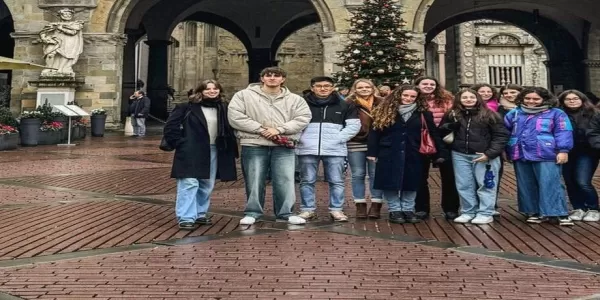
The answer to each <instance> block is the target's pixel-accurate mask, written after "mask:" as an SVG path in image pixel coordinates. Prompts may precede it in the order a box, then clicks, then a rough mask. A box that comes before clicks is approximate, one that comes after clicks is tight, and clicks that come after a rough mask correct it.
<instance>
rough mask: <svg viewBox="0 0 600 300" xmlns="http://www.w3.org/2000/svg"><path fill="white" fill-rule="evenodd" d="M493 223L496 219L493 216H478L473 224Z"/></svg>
mask: <svg viewBox="0 0 600 300" xmlns="http://www.w3.org/2000/svg"><path fill="white" fill-rule="evenodd" d="M492 222H494V217H492V216H477V217H475V219H473V220H472V221H471V224H489V223H492Z"/></svg>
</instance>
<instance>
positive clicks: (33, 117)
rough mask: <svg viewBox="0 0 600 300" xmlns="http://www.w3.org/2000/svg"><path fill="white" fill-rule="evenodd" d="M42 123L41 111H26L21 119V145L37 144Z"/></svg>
mask: <svg viewBox="0 0 600 300" xmlns="http://www.w3.org/2000/svg"><path fill="white" fill-rule="evenodd" d="M41 123H42V114H41V113H40V112H39V111H35V110H34V111H24V112H23V113H22V114H21V117H20V120H19V131H20V136H21V146H37V145H38V137H39V131H40V124H41Z"/></svg>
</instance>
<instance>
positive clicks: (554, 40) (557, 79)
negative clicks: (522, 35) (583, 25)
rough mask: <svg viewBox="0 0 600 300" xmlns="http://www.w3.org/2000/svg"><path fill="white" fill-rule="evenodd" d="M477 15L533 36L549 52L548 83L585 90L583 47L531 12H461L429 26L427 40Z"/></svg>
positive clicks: (506, 10)
mask: <svg viewBox="0 0 600 300" xmlns="http://www.w3.org/2000/svg"><path fill="white" fill-rule="evenodd" d="M533 18H536V22H535V23H534V22H529V21H527V20H532V19H533ZM479 19H491V20H496V21H501V22H505V23H508V24H512V25H515V26H517V27H520V28H522V29H523V30H526V31H527V32H529V33H530V34H531V35H533V36H535V37H536V38H537V39H538V40H539V41H540V42H541V44H542V45H543V46H544V48H545V49H546V53H547V54H548V61H547V63H546V67H547V68H548V71H549V79H550V80H549V81H550V86H551V87H552V86H562V88H563V89H579V90H585V80H584V78H585V77H584V76H585V70H584V66H583V64H582V61H583V60H584V59H585V51H584V49H583V48H582V47H581V46H580V42H579V41H578V40H577V39H576V38H575V37H574V36H573V35H572V34H571V33H570V32H569V31H568V30H567V29H565V28H564V27H563V26H561V25H560V24H558V23H557V22H555V21H553V20H551V19H548V18H544V17H540V16H534V15H533V14H532V13H528V12H524V11H520V10H512V9H494V10H482V11H475V12H469V13H464V14H460V15H457V16H454V17H451V18H448V19H445V20H444V21H442V22H439V23H438V24H436V25H435V26H434V27H432V28H429V30H428V31H427V35H426V41H431V40H432V39H433V38H434V37H435V36H437V34H439V33H440V32H442V31H443V30H445V29H447V28H449V27H451V26H453V25H457V24H461V23H465V22H469V21H474V20H479ZM523 20H526V21H525V22H524V21H523ZM426 29H428V28H426Z"/></svg>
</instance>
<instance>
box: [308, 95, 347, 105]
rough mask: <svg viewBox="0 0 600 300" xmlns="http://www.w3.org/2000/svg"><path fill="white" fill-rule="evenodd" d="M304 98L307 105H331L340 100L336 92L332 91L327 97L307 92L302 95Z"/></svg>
mask: <svg viewBox="0 0 600 300" xmlns="http://www.w3.org/2000/svg"><path fill="white" fill-rule="evenodd" d="M304 99H305V100H306V102H307V103H308V104H309V105H312V106H316V107H323V106H327V105H333V104H336V103H338V102H339V101H340V98H339V96H338V94H337V93H332V94H331V95H329V96H328V97H327V98H319V97H317V96H316V95H315V94H314V93H312V92H311V93H309V94H307V95H306V96H304Z"/></svg>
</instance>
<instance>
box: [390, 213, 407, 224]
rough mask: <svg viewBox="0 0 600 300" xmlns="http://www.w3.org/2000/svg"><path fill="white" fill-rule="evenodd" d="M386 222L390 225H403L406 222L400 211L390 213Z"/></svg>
mask: <svg viewBox="0 0 600 300" xmlns="http://www.w3.org/2000/svg"><path fill="white" fill-rule="evenodd" d="M388 221H389V222H390V223H396V224H404V223H406V220H405V219H404V214H403V213H402V212H401V211H393V212H391V213H390V215H389V218H388Z"/></svg>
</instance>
